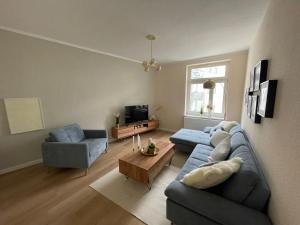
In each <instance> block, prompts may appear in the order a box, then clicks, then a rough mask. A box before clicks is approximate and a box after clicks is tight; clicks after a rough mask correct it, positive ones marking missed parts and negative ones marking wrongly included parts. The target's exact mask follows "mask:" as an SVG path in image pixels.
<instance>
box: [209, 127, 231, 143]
mask: <svg viewBox="0 0 300 225" xmlns="http://www.w3.org/2000/svg"><path fill="white" fill-rule="evenodd" d="M227 137H230V134H229V133H228V132H226V131H222V130H217V131H216V132H215V133H214V134H213V135H212V136H211V138H210V143H211V144H212V146H214V147H216V146H217V145H218V144H219V143H220V142H221V141H223V139H225V138H227Z"/></svg>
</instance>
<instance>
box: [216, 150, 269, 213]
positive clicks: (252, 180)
mask: <svg viewBox="0 0 300 225" xmlns="http://www.w3.org/2000/svg"><path fill="white" fill-rule="evenodd" d="M250 151H251V150H250V149H249V147H248V146H245V145H242V146H240V147H238V148H237V149H236V150H235V151H234V152H233V153H232V154H231V155H230V157H229V158H233V157H240V158H242V159H243V164H242V166H241V168H240V170H239V171H238V172H237V173H236V174H234V175H233V176H232V177H231V178H230V179H228V180H227V181H226V182H224V183H223V184H222V195H223V196H224V197H225V198H227V199H230V200H232V201H235V202H238V203H242V204H244V205H247V206H248V207H252V208H255V209H259V210H262V209H263V208H264V206H265V204H266V203H267V200H268V198H269V193H268V191H267V192H266V190H265V188H264V187H262V186H261V185H260V183H261V180H262V179H264V178H263V177H262V176H261V174H260V171H259V169H258V168H257V165H256V163H255V159H254V158H253V155H252V154H251V152H250ZM252 194H254V195H256V194H258V196H259V197H260V198H256V199H251V200H250V201H249V198H251V195H252Z"/></svg>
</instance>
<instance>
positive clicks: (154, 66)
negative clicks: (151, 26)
mask: <svg viewBox="0 0 300 225" xmlns="http://www.w3.org/2000/svg"><path fill="white" fill-rule="evenodd" d="M146 39H148V40H149V41H150V61H147V60H145V61H143V67H144V71H145V72H149V71H150V69H151V68H152V69H155V70H156V71H161V68H162V67H161V65H160V64H159V63H158V62H156V61H155V59H154V58H153V55H152V41H154V40H155V39H156V37H155V36H154V35H153V34H148V35H147V36H146Z"/></svg>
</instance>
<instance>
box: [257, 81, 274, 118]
mask: <svg viewBox="0 0 300 225" xmlns="http://www.w3.org/2000/svg"><path fill="white" fill-rule="evenodd" d="M276 89H277V80H268V81H265V82H263V83H261V84H260V100H259V107H258V114H259V115H260V116H262V117H265V118H272V117H273V113H274V105H275V97H276Z"/></svg>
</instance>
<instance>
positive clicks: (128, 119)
mask: <svg viewBox="0 0 300 225" xmlns="http://www.w3.org/2000/svg"><path fill="white" fill-rule="evenodd" d="M143 120H148V105H132V106H125V123H126V124H127V123H134V122H139V121H143Z"/></svg>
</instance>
